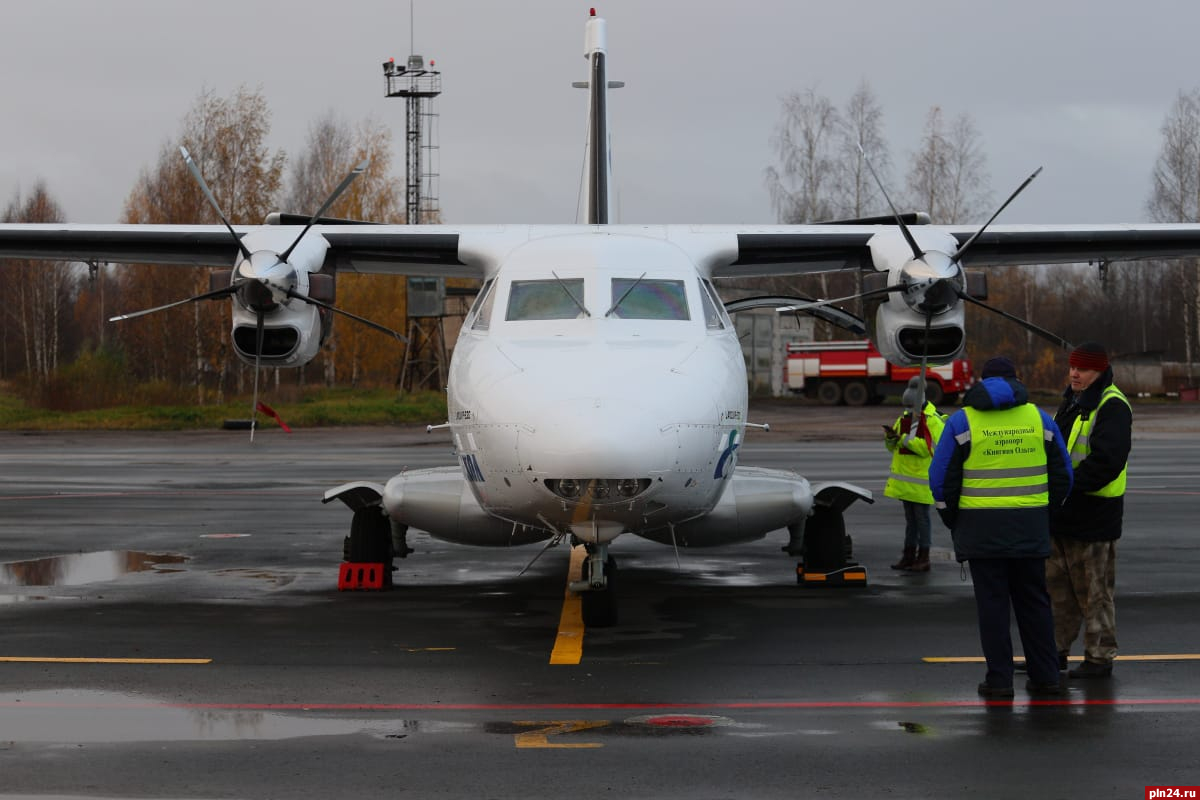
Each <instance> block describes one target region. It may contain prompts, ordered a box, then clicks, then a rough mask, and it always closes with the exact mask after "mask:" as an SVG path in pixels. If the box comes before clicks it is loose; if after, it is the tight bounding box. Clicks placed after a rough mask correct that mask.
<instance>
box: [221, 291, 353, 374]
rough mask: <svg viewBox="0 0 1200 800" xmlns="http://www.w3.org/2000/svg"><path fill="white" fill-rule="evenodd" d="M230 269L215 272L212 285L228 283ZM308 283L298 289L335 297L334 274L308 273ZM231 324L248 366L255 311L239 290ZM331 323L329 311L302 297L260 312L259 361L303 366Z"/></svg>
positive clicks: (253, 341) (251, 356)
mask: <svg viewBox="0 0 1200 800" xmlns="http://www.w3.org/2000/svg"><path fill="white" fill-rule="evenodd" d="M231 276H232V273H231V272H230V271H227V270H222V271H219V272H214V273H213V274H212V276H211V278H210V279H209V283H210V286H211V287H212V288H214V289H216V288H220V287H222V286H228V285H229V282H230V280H231ZM308 278H309V280H308V281H307V283H308V285H307V286H303V287H298V288H299V289H300V291H301V292H305V290H307V292H306V293H307V294H308V296H310V297H313V298H314V299H317V300H321V301H322V302H326V303H332V302H333V300H334V276H332V275H326V274H314V275H310V276H308ZM232 305H233V315H232V316H233V328H232V330H231V332H230V339H231V340H232V342H233V350H234V352H235V353H236V354H237V357H238V358H239V359H241V360H242V361H243V362H244V363H246V364H249V365H251V366H253V365H254V363H255V352H254V351H255V347H256V343H257V339H258V330H257V326H258V314H257V313H256V312H255V311H254V310H253V309H252V308H250V307H248V305H247V304H246V302H245V300H244V298H243V297H241V295H240V294H235V295H234V296H233V304H232ZM332 323H333V314H332V312H329V311H326V310H325V309H322V308H320V307H319V306H315V305H311V304H309V303H306V302H304V301H303V300H296V299H292V300H290V301H289V302H288V303H286V304H279V305H276V306H275V307H274V308H272V309H270V310H269V311H265V312H264V313H263V341H262V353H261V357H260V358H259V359H258V363H259V364H260V365H261V366H264V367H302V366H304V365H305V364H307V363H308V362H310V361H312V360H313V358H315V357H316V355H317V352H318V351H319V350H320V349H321V344H322V343H323V342H324V341H325V339H326V337H328V335H329V332H330V330H331V326H332Z"/></svg>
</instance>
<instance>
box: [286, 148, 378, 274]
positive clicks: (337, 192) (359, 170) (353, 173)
mask: <svg viewBox="0 0 1200 800" xmlns="http://www.w3.org/2000/svg"><path fill="white" fill-rule="evenodd" d="M370 163H371V160H370V159H367V158H364V159H363V160H362V161H360V162H358V164H357V166H355V167H354V169H352V170H350V174H349V175H347V176H346V177H344V178H342V182H341V183H339V184H338V185H337V188H336V189H334V190H333V194H331V195H329V199H327V200H326V201H325V202H324V203H323V204H322V205H321V207H320V208H318V209H317V213H315V214H313V215H312V217H311V218H310V219H309V220H308V224H307V225H305V226H304V230H302V231H300V235H299V236H297V237H296V241H294V242H292V245H291V247H289V248H288V249H287V250H284V251H283V253H282V254H280V256H279V260H280V261H287V260H288V256H289V255H291V254H292V251H293V250H295V249H296V245H298V244H300V240H301V239H303V238H304V234H306V233H308V229H309V228H311V227H312V226H313V225H315V224H316V223H317V220H318V219H320V218H321V215H323V214H324V213H325V210H326V209H328V208H329V207H330V206H331V205H333V204H334V202H335V201H336V200H337V199H338V197H340V196H341V194H342V192H344V191H346V187H347V186H349V185H350V184H352V183H354V179H355V178H357V177H358V176H359V175H362V174H363V172H365V171H366V169H367V165H368V164H370Z"/></svg>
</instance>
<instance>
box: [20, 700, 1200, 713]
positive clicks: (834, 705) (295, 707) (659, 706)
mask: <svg viewBox="0 0 1200 800" xmlns="http://www.w3.org/2000/svg"><path fill="white" fill-rule="evenodd" d="M982 706H1071V707H1094V706H1110V707H1117V706H1156V707H1163V706H1200V697H1177V698H1107V699H1078V700H1073V699H1069V698H1066V699H1061V700H1025V701H1019V702H1017V701H1013V700H933V701H907V700H896V701H886V700H881V701H836V700H830V701H780V702H762V703H49V702H21V701H20V700H12V701H3V702H0V708H44V709H118V710H119V709H128V710H134V709H141V710H153V709H194V710H204V711H525V710H528V711H611V710H617V711H645V710H649V711H657V710H679V709H687V710H692V711H695V710H701V709H720V710H743V711H790V710H814V709H845V710H857V709H876V708H978V707H982Z"/></svg>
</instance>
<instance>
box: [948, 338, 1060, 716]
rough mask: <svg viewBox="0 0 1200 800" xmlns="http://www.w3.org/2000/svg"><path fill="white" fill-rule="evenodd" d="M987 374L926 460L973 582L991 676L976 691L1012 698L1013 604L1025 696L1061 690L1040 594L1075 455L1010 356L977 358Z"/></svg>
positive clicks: (1047, 610) (1044, 597) (1046, 599)
mask: <svg viewBox="0 0 1200 800" xmlns="http://www.w3.org/2000/svg"><path fill="white" fill-rule="evenodd" d="M982 375H983V380H982V381H981V382H980V383H978V384H976V385H974V386H972V387H971V388H970V389H969V390H968V391H967V393H966V394H965V395H964V396H963V408H962V410H961V411H958V412H957V413H955V414H954V415H953V416H952V417H950V419H949V420H948V421H947V422H946V427H945V430H944V431H943V433H942V438H941V441H939V442H938V446H937V450H936V451H935V452H934V455H933V463H932V464H931V465H930V467H929V486H930V489H931V490H932V492H933V499H934V503H935V507H936V508H937V509H938V513H939V514H940V515H941V517H942V521H943V522H945V523H946V526H947V527H949V528H950V531H951V534H952V536H953V538H954V551H955V556H956V558H957V559H958V560H959V561H960V562H962V561H966V562H967V563H968V564H969V565H970V569H971V581H972V583H973V584H974V588H975V607H976V611H977V613H978V615H979V639H980V643H981V644H982V646H983V655H984V658H985V660H986V661H987V676H986V678H985V679H984V681H983V683H981V684H979V694H981V695H982V696H984V697H986V698H991V699H1008V698H1011V697H1012V696H1013V649H1012V637H1011V636H1010V635H1009V619H1010V616H1009V609H1010V607H1011V609H1012V611H1013V612H1014V613H1015V615H1016V618H1017V629H1018V631H1019V632H1020V635H1021V646H1022V648H1023V649H1024V651H1025V662H1026V664H1027V666H1028V670H1029V680H1028V682H1027V683H1026V684H1025V688H1026V690H1027V691H1029V693H1030V694H1031V695H1034V696H1046V695H1059V694H1062V693H1064V692H1065V685H1064V684H1063V683H1062V681H1061V679H1060V676H1059V671H1058V652H1057V650H1056V648H1055V644H1054V619H1053V615H1052V613H1051V607H1050V596H1049V595H1048V594H1047V592H1046V558H1047V556H1049V555H1050V511H1051V509H1052V508H1057V507H1059V506H1061V505H1062V503H1063V500H1064V499H1065V498H1066V497H1067V495H1068V494H1069V493H1070V491H1071V479H1072V473H1071V459H1070V457H1069V455H1068V454H1067V449H1066V446H1065V444H1064V442H1063V437H1062V434H1061V433H1060V432H1059V430H1058V426H1057V425H1055V424H1054V420H1053V419H1051V417H1050V415H1048V414H1047V413H1046V412H1044V411H1042V410H1040V409H1039V408H1037V407H1036V406H1034V405H1033V404H1031V403H1030V402H1029V393H1028V391H1026V389H1025V386H1024V385H1023V384H1022V383H1021V382H1020V381H1018V380H1017V372H1016V368H1015V367H1014V366H1013V363H1012V362H1011V361H1010V360H1008V359H1007V358H1003V357H998V358H993V359H990V360H989V361H988V362H987V363H986V364H984V365H983V372H982Z"/></svg>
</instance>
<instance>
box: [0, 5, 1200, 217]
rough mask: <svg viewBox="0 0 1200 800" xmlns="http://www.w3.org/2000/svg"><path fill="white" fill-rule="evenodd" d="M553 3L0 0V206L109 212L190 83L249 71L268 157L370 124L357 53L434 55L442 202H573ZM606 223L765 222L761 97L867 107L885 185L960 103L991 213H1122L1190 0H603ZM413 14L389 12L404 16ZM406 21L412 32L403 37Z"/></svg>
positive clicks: (187, 97)
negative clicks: (266, 108) (614, 216)
mask: <svg viewBox="0 0 1200 800" xmlns="http://www.w3.org/2000/svg"><path fill="white" fill-rule="evenodd" d="M589 5H592V4H591V3H586V2H575V0H514V1H513V2H498V1H497V0H415V9H414V15H413V16H414V18H415V26H413V25H410V22H409V20H410V4H409V2H408V1H407V0H388V1H387V2H376V1H375V0H341V2H329V1H328V0H321V1H320V2H317V1H316V0H283V1H281V2H275V1H274V0H271V1H270V2H267V1H266V0H237V1H236V2H232V1H230V0H206V2H204V3H193V2H189V3H185V2H177V1H176V0H91V1H85V0H19V2H18V0H12V2H6V3H5V4H4V9H3V10H4V19H3V32H2V33H0V67H2V69H0V75H3V86H4V89H3V100H4V105H3V108H4V110H3V118H2V119H3V122H2V123H0V202H3V203H5V204H6V203H7V202H8V200H10V199H11V198H12V196H13V194H14V193H15V192H17V191H18V190H20V191H28V190H29V188H30V187H31V186H32V185H33V183H34V182H35V181H36V180H37V179H39V178H43V179H45V180H46V181H47V183H48V185H49V188H50V191H51V192H52V193H53V194H54V195H55V196H56V197H57V198H58V199H59V200H60V202H61V203H62V204H63V206H64V208H65V211H66V213H67V215H68V218H69V220H70V221H72V222H115V221H117V220H118V218H119V217H120V214H121V208H122V203H123V201H124V199H125V196H126V195H127V193H128V192H129V189H130V188H131V186H132V185H133V183H134V181H135V179H136V178H137V176H138V173H139V172H140V170H142V169H143V168H145V167H147V166H149V165H151V164H152V163H153V162H154V161H155V159H156V158H157V154H158V151H159V149H160V147H161V146H162V145H163V143H164V142H166V141H167V140H168V139H170V138H172V137H173V136H175V135H176V134H177V133H178V131H179V128H180V121H181V119H182V117H183V116H184V114H185V113H186V112H187V111H188V109H189V108H190V107H191V106H192V104H193V103H194V101H195V100H196V97H197V95H198V94H199V93H200V92H201V91H202V90H203V89H205V88H208V89H211V90H213V91H215V92H216V93H217V94H219V95H222V96H228V95H229V94H231V93H232V92H233V91H234V90H235V89H236V88H237V87H238V86H239V85H242V84H245V85H247V86H248V87H250V88H252V89H254V88H261V90H262V92H263V94H264V96H265V97H266V99H267V101H268V103H269V105H270V109H271V112H272V119H271V130H272V133H271V144H272V146H274V147H276V148H283V149H284V150H286V151H288V152H296V151H298V150H299V149H300V148H301V146H302V145H303V143H304V140H305V135H306V132H307V129H308V126H309V124H310V123H311V122H312V121H313V120H314V119H316V118H317V117H318V116H320V115H321V114H322V113H324V112H326V111H328V110H330V109H332V110H333V111H334V112H336V113H337V114H338V115H339V116H341V117H342V118H343V119H345V120H346V121H348V122H355V121H358V120H361V119H363V118H366V117H369V116H373V117H375V118H377V119H379V120H382V121H384V122H386V123H388V124H391V125H392V126H393V128H394V139H393V147H394V151H395V152H394V157H393V161H394V163H395V165H396V169H397V171H398V172H399V173H401V174H402V172H403V164H404V124H405V118H404V110H405V109H404V101H403V100H400V99H387V98H385V97H384V83H383V77H382V71H381V67H380V64H381V62H382V61H384V60H386V59H387V58H388V57H395V58H396V60H397V61H402V60H404V59H405V58H406V57H407V55H408V54H409V52H410V49H415V51H416V52H417V53H420V54H422V55H424V56H425V57H426V59H427V60H428V59H430V58H433V59H435V60H436V65H437V68H438V69H440V70H441V71H442V85H443V94H442V96H441V97H440V98H439V99H438V101H437V105H436V110H437V112H438V113H439V115H440V116H439V124H438V133H439V136H438V140H439V141H438V144H439V145H440V165H439V168H440V173H441V181H440V191H439V195H440V201H441V206H442V209H443V213H444V218H445V220H446V221H447V222H450V223H487V222H557V223H564V222H573V221H575V219H576V197H577V193H578V189H579V181H580V167H581V163H582V154H583V135H584V127H585V114H586V108H585V99H586V98H585V93H584V92H582V91H579V90H575V89H572V88H571V87H570V83H571V81H573V80H582V79H584V78H585V77H586V62H585V61H584V59H583V27H584V22H585V20H586V17H587V13H588V8H589ZM595 5H596V6H597V10H598V13H599V14H600V15H601V16H603V17H606V18H607V20H608V37H609V78H610V79H614V80H624V81H625V82H626V88H624V89H620V90H618V91H616V92H613V93H612V94H611V96H610V113H611V118H612V135H613V148H614V170H615V181H616V190H617V192H618V195H617V196H618V204H619V209H618V217H619V220H620V221H622V222H700V223H769V222H774V221H775V217H774V213H773V210H772V208H771V205H770V199H769V195H768V193H767V191H766V189H765V186H764V182H763V172H764V169H765V168H766V167H767V166H768V165H770V164H772V163H773V153H772V150H771V147H770V142H769V140H770V137H771V134H772V131H773V129H774V128H775V125H776V123H777V121H778V119H779V111H780V98H781V97H782V96H783V95H785V94H786V93H788V92H791V91H798V90H803V89H805V88H809V87H812V88H814V89H816V90H817V91H818V92H820V93H822V94H825V95H827V96H828V97H829V98H830V99H831V100H833V101H834V102H835V103H836V104H838V105H842V104H843V103H844V102H845V100H846V99H847V98H848V97H849V96H850V95H851V94H852V93H853V91H854V89H855V87H856V86H857V85H858V84H859V83H860V82H861V81H863V80H865V81H867V83H868V84H869V85H870V86H871V88H872V89H873V90H874V92H875V94H876V97H877V98H878V100H879V101H880V103H881V105H882V107H883V111H884V134H885V136H886V138H887V140H888V141H889V143H890V144H891V149H892V159H893V162H894V164H895V167H894V169H893V174H892V176H891V180H890V182H891V184H892V186H893V187H896V188H895V190H894V191H893V194H898V193H899V187H900V186H901V184H902V182H903V176H904V172H905V171H906V169H907V163H908V161H909V158H910V156H911V152H912V150H913V149H914V148H915V147H916V145H917V142H918V140H919V138H920V135H921V132H922V126H923V124H924V120H925V116H926V113H927V112H928V110H929V108H930V106H932V105H940V106H942V108H943V109H944V110H945V112H946V114H947V117H948V118H952V117H953V116H955V115H957V114H959V113H962V112H966V113H968V114H969V115H970V116H971V117H972V118H973V119H974V121H975V123H976V125H977V127H978V129H979V131H980V133H981V137H982V145H983V149H984V151H985V152H986V154H987V159H988V173H989V176H990V184H991V188H992V194H993V196H994V197H995V198H996V199H997V202H998V201H999V199H1002V198H1003V197H1005V196H1007V194H1008V193H1009V191H1011V189H1012V188H1015V187H1016V185H1017V184H1019V183H1020V181H1021V180H1023V179H1024V178H1025V177H1026V176H1027V175H1028V174H1029V173H1030V172H1032V171H1033V169H1034V168H1036V167H1038V166H1044V167H1045V172H1044V173H1043V174H1042V175H1041V177H1039V178H1038V180H1037V181H1035V182H1034V183H1033V185H1032V186H1031V187H1030V188H1029V189H1027V190H1026V192H1025V193H1024V194H1023V195H1022V196H1021V198H1020V199H1019V200H1018V201H1017V202H1016V203H1014V205H1012V206H1010V207H1009V209H1008V210H1007V211H1006V212H1005V214H1004V216H1003V217H1002V218H1001V220H1000V221H1002V222H1009V223H1018V222H1045V223H1054V222H1096V223H1108V222H1137V221H1144V220H1145V218H1146V213H1145V205H1146V199H1147V196H1148V193H1149V188H1150V175H1151V171H1152V169H1153V166H1154V161H1155V159H1156V157H1157V155H1158V151H1159V148H1160V145H1161V135H1160V127H1161V125H1162V122H1163V118H1164V116H1165V115H1166V113H1167V111H1168V110H1169V108H1170V105H1171V103H1172V102H1173V101H1174V99H1175V97H1176V95H1177V94H1178V92H1179V91H1180V90H1187V91H1190V90H1191V89H1193V88H1195V87H1196V86H1197V85H1200V61H1198V60H1197V58H1196V51H1197V47H1198V45H1200V33H1198V31H1200V4H1196V5H1192V4H1191V3H1187V2H1181V1H1180V0H1171V1H1170V2H1166V1H1165V0H1142V1H1141V2H1138V3H1129V2H1113V0H1086V1H1085V0H1006V1H1005V2H1003V3H988V4H983V3H975V2H963V1H962V0H906V2H895V1H894V0H888V1H887V2H882V1H880V2H853V1H852V0H847V1H846V2H842V3H837V4H831V3H827V2H798V1H797V0H738V2H734V3H725V4H719V3H711V2H691V3H685V2H676V0H609V2H607V3H598V4H595ZM414 28H415V30H414ZM410 39H411V41H412V42H413V43H414V45H415V48H410Z"/></svg>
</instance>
